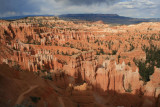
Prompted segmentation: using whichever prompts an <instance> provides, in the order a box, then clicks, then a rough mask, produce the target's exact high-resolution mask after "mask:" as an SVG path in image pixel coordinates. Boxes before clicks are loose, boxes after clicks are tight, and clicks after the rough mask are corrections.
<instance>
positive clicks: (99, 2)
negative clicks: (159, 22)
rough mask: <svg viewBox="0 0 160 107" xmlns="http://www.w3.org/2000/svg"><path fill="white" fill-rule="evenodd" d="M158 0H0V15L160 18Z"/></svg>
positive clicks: (159, 0)
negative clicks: (99, 15)
mask: <svg viewBox="0 0 160 107" xmlns="http://www.w3.org/2000/svg"><path fill="white" fill-rule="evenodd" d="M159 10H160V0H0V17H10V16H22V15H60V14H78V13H80V14H83V13H99V14H118V15H121V16H127V17H134V18H160V14H159Z"/></svg>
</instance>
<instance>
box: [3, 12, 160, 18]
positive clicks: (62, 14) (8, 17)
mask: <svg viewBox="0 0 160 107" xmlns="http://www.w3.org/2000/svg"><path fill="white" fill-rule="evenodd" d="M78 14H79V15H92V14H93V15H94V14H95V15H117V16H122V15H119V14H111V13H106V14H105V13H68V14H67V13H66V14H60V15H54V14H53V15H52V14H37V15H15V16H7V17H0V19H5V18H13V17H23V18H25V17H36V16H37V17H38V16H44V17H45V16H46V17H47V16H55V17H59V16H61V15H78ZM122 17H128V16H122ZM128 18H137V17H128ZM138 19H160V17H157V18H154V17H148V18H147V17H139V18H138Z"/></svg>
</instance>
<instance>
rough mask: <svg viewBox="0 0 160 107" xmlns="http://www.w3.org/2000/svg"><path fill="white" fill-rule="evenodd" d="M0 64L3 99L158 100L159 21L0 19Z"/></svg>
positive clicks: (139, 103)
mask: <svg viewBox="0 0 160 107" xmlns="http://www.w3.org/2000/svg"><path fill="white" fill-rule="evenodd" d="M0 64H1V65H0V69H1V70H0V85H1V86H0V87H1V88H0V96H1V98H0V105H1V106H2V107H5V106H9V107H10V106H16V104H18V105H24V106H30V105H33V106H37V107H72V106H73V107H160V23H159V22H143V23H139V24H133V25H119V26H118V25H116V26H113V25H111V24H104V23H103V21H96V22H89V21H82V20H76V21H66V20H62V19H60V18H58V17H41V16H39V17H27V18H24V19H19V20H15V21H5V20H0ZM17 102H18V103H17Z"/></svg>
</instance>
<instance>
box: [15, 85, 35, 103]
mask: <svg viewBox="0 0 160 107" xmlns="http://www.w3.org/2000/svg"><path fill="white" fill-rule="evenodd" d="M37 87H38V85H34V86H31V87H30V88H29V89H28V90H27V91H25V92H23V93H22V94H20V95H19V97H18V99H17V101H16V104H18V105H19V104H21V103H22V101H23V99H24V95H25V94H28V93H29V92H31V91H32V90H34V89H35V88H37Z"/></svg>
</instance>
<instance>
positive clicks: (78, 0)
mask: <svg viewBox="0 0 160 107" xmlns="http://www.w3.org/2000/svg"><path fill="white" fill-rule="evenodd" d="M119 1H121V0H56V2H64V3H65V4H69V5H92V4H102V3H105V4H113V3H116V2H119Z"/></svg>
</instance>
